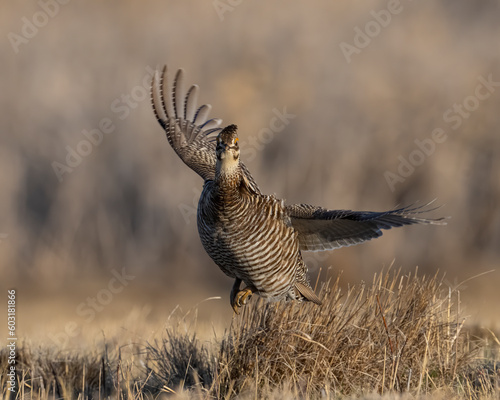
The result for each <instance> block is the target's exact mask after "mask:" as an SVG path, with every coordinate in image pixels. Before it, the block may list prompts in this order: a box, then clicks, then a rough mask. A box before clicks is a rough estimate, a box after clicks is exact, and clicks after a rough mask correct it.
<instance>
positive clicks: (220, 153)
mask: <svg viewBox="0 0 500 400" xmlns="http://www.w3.org/2000/svg"><path fill="white" fill-rule="evenodd" d="M237 130H238V127H237V126H236V125H229V126H226V127H225V128H224V129H223V130H222V131H221V132H220V133H219V135H218V136H217V148H216V154H217V161H218V162H219V163H221V164H222V166H223V167H224V168H225V169H229V168H231V167H234V166H237V165H238V164H239V160H240V147H239V145H238V137H237Z"/></svg>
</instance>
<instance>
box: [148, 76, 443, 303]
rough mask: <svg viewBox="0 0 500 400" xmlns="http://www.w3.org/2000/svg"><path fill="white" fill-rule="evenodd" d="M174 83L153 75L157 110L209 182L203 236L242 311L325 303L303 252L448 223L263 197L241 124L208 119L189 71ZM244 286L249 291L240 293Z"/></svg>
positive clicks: (201, 209)
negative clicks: (187, 81)
mask: <svg viewBox="0 0 500 400" xmlns="http://www.w3.org/2000/svg"><path fill="white" fill-rule="evenodd" d="M168 84H169V83H168V80H167V79H166V67H165V68H164V69H163V72H162V75H161V77H160V76H158V73H156V74H155V76H154V77H153V82H152V89H151V100H152V104H153V109H154V111H155V115H156V118H157V119H158V122H159V123H160V125H161V126H162V127H163V128H164V129H165V132H166V134H167V139H168V141H169V143H170V145H171V146H172V148H173V149H174V150H175V152H176V153H177V154H178V155H179V157H180V158H181V159H182V160H183V161H184V162H185V163H186V164H187V165H188V166H189V167H190V168H191V169H193V170H194V171H195V172H197V173H198V174H199V175H200V176H201V177H202V178H203V179H204V181H205V183H204V186H203V192H202V194H201V197H200V200H199V204H198V215H197V220H198V232H199V235H200V238H201V242H202V244H203V247H204V248H205V250H206V251H207V253H208V254H209V255H210V257H211V258H212V259H213V260H214V262H215V263H216V264H217V265H218V266H219V267H220V269H221V270H222V271H223V272H224V273H225V274H226V275H228V276H230V277H232V278H234V279H235V282H234V285H233V288H232V290H231V296H230V301H231V305H232V307H233V309H234V311H235V312H238V308H239V307H241V306H242V305H244V304H245V303H246V301H247V300H248V298H249V297H250V296H251V295H252V294H253V293H256V294H259V295H260V296H262V297H264V298H268V299H275V300H280V299H292V300H307V301H312V302H315V303H317V304H321V301H320V300H319V299H318V297H317V296H316V295H315V293H314V291H313V289H312V288H311V286H310V284H309V281H308V278H307V267H306V265H305V263H304V261H303V260H302V256H301V251H318V250H330V249H335V248H338V247H342V246H351V245H354V244H358V243H361V242H364V241H367V240H370V239H372V238H376V237H379V236H381V235H382V232H381V229H390V228H392V227H399V226H403V225H411V224H420V223H426V224H437V223H442V222H441V221H442V218H441V219H426V218H419V217H418V214H420V213H422V212H427V211H431V210H429V209H427V210H426V209H423V207H424V206H421V207H413V208H411V207H403V208H399V209H395V210H391V211H385V212H370V211H366V212H364V211H363V212H359V211H350V210H326V209H323V208H321V207H315V206H310V205H307V204H298V205H285V203H284V201H283V200H279V199H277V198H276V197H274V196H266V195H263V194H262V193H261V192H260V190H259V188H258V186H257V184H256V183H255V181H254V179H253V177H252V175H251V174H250V172H249V171H248V169H247V168H246V167H245V165H244V164H243V162H241V161H240V157H239V156H240V151H239V145H238V138H237V127H236V126H235V125H229V126H227V127H226V128H224V129H221V128H219V125H220V124H221V120H219V119H210V120H207V118H208V112H209V110H210V106H209V105H202V106H201V107H199V108H198V109H197V108H196V98H197V93H198V87H197V86H192V87H191V88H190V89H189V90H188V92H187V93H185V92H184V89H183V71H182V70H179V71H178V72H177V74H176V77H175V79H174V82H173V86H172V87H171V88H169V87H168ZM215 134H217V136H216V137H215ZM214 139H216V141H215V140H214ZM242 282H243V283H244V284H245V285H246V286H245V288H243V289H242V290H240V285H241V283H242Z"/></svg>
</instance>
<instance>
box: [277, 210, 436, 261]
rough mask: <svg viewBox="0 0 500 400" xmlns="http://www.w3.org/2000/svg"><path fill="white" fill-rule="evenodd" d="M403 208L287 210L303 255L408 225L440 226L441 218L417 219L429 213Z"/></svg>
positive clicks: (363, 239) (353, 243) (348, 244)
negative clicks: (380, 210)
mask: <svg viewBox="0 0 500 400" xmlns="http://www.w3.org/2000/svg"><path fill="white" fill-rule="evenodd" d="M426 206H427V205H424V206H420V207H413V206H409V207H403V208H398V209H394V210H391V211H384V212H373V211H351V210H326V209H324V208H321V207H315V206H311V205H308V204H294V205H289V206H287V207H286V208H287V211H288V213H289V215H290V218H291V221H292V226H293V227H294V228H295V230H296V231H297V232H298V238H299V245H300V249H301V250H303V251H321V250H333V249H337V248H339V247H344V246H352V245H355V244H358V243H362V242H365V241H367V240H371V239H373V238H377V237H379V236H382V229H391V228H394V227H399V226H403V225H412V224H444V223H445V222H443V219H444V218H438V219H428V218H421V217H419V216H418V215H419V214H421V213H423V212H428V211H432V210H431V209H425V207H426Z"/></svg>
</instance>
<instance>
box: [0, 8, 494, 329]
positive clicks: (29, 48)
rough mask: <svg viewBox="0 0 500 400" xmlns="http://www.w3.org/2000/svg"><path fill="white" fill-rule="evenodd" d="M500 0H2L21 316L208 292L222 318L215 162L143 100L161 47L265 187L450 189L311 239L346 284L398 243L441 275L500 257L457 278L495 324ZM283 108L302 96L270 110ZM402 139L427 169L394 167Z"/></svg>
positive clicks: (367, 197) (55, 315)
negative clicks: (181, 141) (201, 198)
mask: <svg viewBox="0 0 500 400" xmlns="http://www.w3.org/2000/svg"><path fill="white" fill-rule="evenodd" d="M499 18H500V3H499V2H498V1H481V2H471V1H466V0H462V1H456V0H453V1H451V0H450V1H440V2H424V1H413V2H412V1H401V2H400V3H399V4H398V3H396V2H389V3H388V2H387V1H374V2H355V3H353V2H351V1H338V2H328V1H323V2H317V3H314V5H309V4H308V5H306V4H304V2H300V1H284V0H283V1H278V2H270V3H266V2H252V1H240V2H237V1H232V2H229V1H227V0H221V1H214V2H211V1H208V2H201V1H200V2H179V1H177V2H174V1H150V2H146V3H139V2H132V1H108V2H99V1H86V2H78V1H67V2H66V4H61V3H58V2H56V1H55V0H53V1H45V2H44V1H40V2H29V3H17V2H9V4H8V5H4V6H3V7H2V13H1V14H0V21H1V24H0V26H1V30H2V35H1V37H2V38H3V40H1V41H0V50H1V53H0V54H1V65H2V70H3V73H2V81H3V82H2V96H1V98H0V101H1V102H2V104H1V107H0V113H1V117H0V126H1V136H0V140H1V147H0V169H1V174H0V185H1V192H0V193H1V194H0V233H1V237H0V240H1V243H0V282H1V286H2V290H4V288H5V289H6V288H7V287H14V288H16V289H17V290H18V301H19V307H20V308H19V324H20V325H19V329H20V330H21V331H22V332H24V334H25V335H27V336H31V337H36V336H38V335H43V334H45V333H44V332H46V331H54V332H61V330H64V329H66V328H65V325H67V321H75V323H76V325H78V326H86V327H89V326H91V327H93V328H97V329H98V328H99V326H100V324H101V323H102V321H107V322H110V321H116V322H117V323H121V321H124V320H125V319H126V317H127V315H129V314H130V313H131V312H134V313H137V314H142V315H143V316H145V318H146V317H147V318H146V319H147V320H149V321H153V322H154V323H158V322H160V323H161V322H165V320H166V319H167V317H168V315H169V314H170V313H171V312H172V310H174V308H175V307H176V305H179V306H180V307H181V308H182V309H183V310H189V309H191V308H192V307H194V306H195V305H196V304H198V303H199V302H201V301H203V300H204V299H206V298H208V297H213V296H220V297H222V299H221V300H212V301H208V302H204V303H203V304H202V305H201V306H199V309H198V313H199V318H200V320H202V321H206V322H207V323H208V324H214V325H224V324H227V322H228V321H229V320H230V318H231V310H230V308H229V303H228V296H229V290H230V287H231V284H232V283H231V280H230V279H228V278H227V277H225V276H224V275H223V273H222V272H221V271H220V270H219V269H218V268H217V266H216V265H215V264H214V263H213V262H212V261H211V260H210V259H209V257H208V256H207V255H206V254H205V252H204V251H203V249H202V246H201V243H200V241H199V238H198V233H197V228H196V219H195V206H196V202H197V199H198V195H199V193H200V192H201V185H202V181H201V179H200V178H199V177H198V176H197V175H196V174H195V173H194V172H192V171H191V170H189V169H188V168H187V167H186V166H185V165H184V164H182V162H181V161H180V160H179V159H178V158H177V156H176V155H175V154H174V152H173V151H172V149H171V148H170V147H169V145H168V143H167V141H166V139H165V137H164V135H163V132H162V130H161V128H160V127H159V125H158V124H157V122H156V120H155V118H154V116H153V113H152V111H151V107H150V103H149V96H148V94H147V91H148V89H149V88H148V85H149V83H148V82H149V80H150V71H151V70H152V69H155V68H156V67H157V66H161V65H162V64H165V63H166V64H168V65H169V67H170V69H171V70H174V69H177V68H184V69H185V71H186V77H187V83H188V84H191V83H196V84H199V85H200V87H201V91H200V93H201V96H200V101H202V102H206V103H211V104H212V106H213V110H212V114H211V115H212V116H214V117H219V118H222V119H223V120H224V124H229V123H236V124H237V125H238V126H239V129H240V140H241V141H242V142H243V143H246V149H247V154H246V155H247V157H246V158H245V153H243V154H244V156H243V159H244V161H245V162H246V164H247V166H248V167H249V168H250V169H251V171H252V173H253V175H254V177H255V178H256V180H257V182H258V183H259V185H260V187H261V189H262V190H263V191H264V192H265V193H276V194H277V196H279V197H282V198H285V199H286V200H287V201H288V202H292V203H295V202H306V203H310V204H315V205H322V206H325V207H328V208H349V209H356V210H374V211H379V210H385V209H390V208H392V207H394V206H396V205H398V204H399V205H406V204H411V203H414V202H415V201H417V200H419V201H420V202H427V201H430V200H432V199H434V198H437V202H436V204H440V205H443V207H442V208H441V209H439V210H437V211H435V212H434V213H433V214H432V216H435V217H438V216H443V215H445V216H450V217H451V218H450V219H449V221H448V225H447V226H445V227H442V226H438V227H436V226H423V227H422V226H417V227H409V228H405V229H399V230H394V231H388V232H386V233H385V234H384V236H383V237H382V238H380V239H377V240H376V241H372V242H370V243H367V244H364V245H361V246H356V247H352V248H346V249H341V250H337V251H334V252H329V253H324V254H312V253H307V254H305V258H306V259H307V262H308V265H309V266H310V273H311V277H312V279H313V280H315V279H316V277H317V275H318V272H319V270H320V268H322V270H323V273H322V275H321V277H320V281H321V280H323V279H324V278H325V275H326V273H325V271H326V270H327V269H328V268H329V267H331V268H332V271H333V272H331V274H333V275H336V273H337V272H339V271H343V273H342V282H343V284H344V285H353V284H358V283H359V282H360V281H362V280H365V281H371V279H372V277H373V274H374V273H375V272H378V271H380V270H381V269H382V268H383V267H386V268H387V267H388V266H389V265H390V264H391V263H392V262H393V261H394V266H395V267H397V268H399V267H401V268H402V269H403V271H405V272H410V271H414V270H415V267H416V266H417V265H418V266H419V273H425V274H435V273H436V271H440V272H441V273H446V278H445V282H446V284H448V285H450V286H453V285H457V284H459V283H460V282H463V281H464V280H467V279H469V278H471V277H474V276H476V275H478V274H482V273H485V272H487V271H490V270H495V271H494V272H490V273H488V274H486V275H483V276H481V277H478V278H474V279H472V280H470V281H468V282H466V283H465V284H464V285H463V286H462V307H465V308H466V310H467V314H470V315H471V319H470V320H471V321H480V323H483V324H486V325H487V324H497V325H498V324H499V320H500V315H499V314H500V313H499V312H498V309H497V305H498V304H499V301H500V295H499V290H498V287H499V286H500V271H499V270H498V267H499V261H500V207H499V200H500V157H499V156H500V135H499V119H498V111H499V109H500V86H499V85H500V84H499V83H498V82H500V68H499V67H500V62H499V61H500V57H499V49H500V47H499V41H498V38H499V37H500V25H499V24H498V21H499V20H500V19H499ZM384 25H385V26H384ZM360 32H362V33H360ZM171 75H172V74H171ZM488 81H489V82H490V83H489V84H485V83H484V82H488ZM478 85H479V86H481V88H480V89H477V88H478ZM495 85H496V86H495ZM478 90H479V92H478ZM285 110H286V111H285ZM277 112H282V113H283V112H286V113H288V114H293V116H294V117H293V118H291V117H290V118H289V120H288V121H287V123H286V124H283V126H282V127H283V128H284V129H282V130H281V129H280V131H279V132H278V131H277V130H275V131H272V130H271V131H269V130H267V131H263V130H264V129H266V128H267V129H270V128H272V126H271V122H272V120H273V117H274V116H275V115H276V113H277ZM285 125H286V126H285ZM95 129H101V132H102V138H100V134H99V133H96V131H95ZM436 129H440V131H438V132H440V136H439V139H440V140H439V142H436V141H433V143H434V147H433V146H432V145H431V144H429V140H432V137H433V136H432V135H433V131H435V130H436ZM93 130H94V131H93ZM104 130H107V131H109V133H104V132H103V131H104ZM84 131H86V132H91V133H92V132H93V136H89V137H91V138H92V139H93V140H94V142H95V143H96V144H92V143H91V142H90V141H89V138H88V137H87V136H88V135H91V134H85V133H84ZM264 132H265V133H264ZM269 132H272V134H271V135H270V134H269ZM86 135H87V136H86ZM415 140H418V141H420V143H427V144H428V146H430V147H427V149H428V150H429V149H430V150H429V154H427V155H425V156H424V157H420V156H419V154H417V153H415V151H419V147H418V146H417V144H416V142H415ZM85 141H87V142H85ZM73 152H77V153H78V152H79V153H80V156H75V155H74V154H73V155H72V156H71V155H68V154H72V153H73ZM81 154H84V155H83V156H82V155H81ZM421 154H423V153H421ZM68 157H69V158H68ZM412 157H413V158H412ZM67 158H68V159H67ZM402 159H404V160H406V161H407V162H410V159H411V160H413V161H412V162H413V164H414V166H413V168H414V171H411V170H410V171H406V172H407V173H406V176H404V177H400V178H399V180H397V181H393V182H392V186H391V185H389V184H388V182H387V172H389V173H393V174H398V168H402V167H401V165H400V164H401V163H402V161H401V160H402ZM68 160H69V162H70V164H71V165H70V164H68ZM54 162H55V163H59V164H54ZM410 164H411V163H410ZM54 165H56V166H57V169H58V171H59V172H58V173H59V177H58V174H57V173H56V171H55V169H54ZM61 166H65V167H63V169H61ZM64 168H66V169H64ZM407 168H408V167H407ZM61 171H64V172H61ZM394 176H395V175H393V177H394ZM59 178H60V179H59ZM124 268H125V270H126V271H127V272H126V274H128V277H129V278H130V279H129V280H128V281H127V280H125V281H124V282H126V284H125V283H122V285H123V286H122V287H121V286H119V285H118V284H116V282H117V281H116V280H115V281H113V284H116V285H115V286H113V284H112V287H111V288H110V287H109V285H110V282H111V280H112V279H113V277H114V275H113V271H115V272H114V273H119V274H121V271H122V269H124ZM132 276H133V277H134V278H131V277H132ZM112 289H113V290H112ZM113 291H114V292H113ZM110 293H111V297H110V296H109V294H110ZM89 298H90V299H91V298H96V299H97V305H95V307H93V306H92V305H91V303H89V301H91V300H88V299H89ZM82 304H83V306H82ZM92 307H93V308H92ZM90 309H92V310H94V317H92V318H91V315H92V312H91V311H89V310H90ZM2 324H3V323H2ZM2 326H3V325H2Z"/></svg>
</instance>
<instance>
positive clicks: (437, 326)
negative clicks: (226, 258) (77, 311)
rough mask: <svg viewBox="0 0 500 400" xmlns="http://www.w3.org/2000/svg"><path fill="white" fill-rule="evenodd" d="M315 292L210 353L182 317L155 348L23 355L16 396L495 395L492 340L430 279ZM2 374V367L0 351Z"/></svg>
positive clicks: (381, 280) (256, 305)
mask: <svg viewBox="0 0 500 400" xmlns="http://www.w3.org/2000/svg"><path fill="white" fill-rule="evenodd" d="M321 294H322V297H323V299H324V304H323V306H321V307H317V306H314V305H311V304H300V303H295V302H294V303H292V302H290V303H264V302H263V301H260V300H259V301H255V300H253V301H252V302H251V304H250V305H249V306H247V307H246V308H245V310H244V312H243V314H242V315H241V316H239V317H235V318H234V320H233V323H232V325H231V326H230V328H229V329H228V331H227V332H226V334H225V335H224V337H223V339H222V340H219V339H217V338H214V339H213V340H212V342H209V343H200V341H199V340H198V339H197V338H196V332H193V331H192V329H190V328H188V329H186V328H185V325H183V324H184V323H185V322H186V321H183V320H182V319H181V320H179V321H178V323H177V324H171V325H170V326H169V327H168V328H167V331H166V334H165V335H164V336H163V337H162V338H160V339H158V340H153V341H150V342H145V343H128V344H127V343H126V340H123V339H122V341H121V342H120V341H116V340H114V341H109V340H107V341H104V342H105V343H107V344H106V345H104V346H103V347H98V348H96V349H94V350H92V351H88V350H87V352H86V353H85V352H83V353H78V352H74V351H69V352H63V351H54V350H52V349H43V348H42V349H35V348H30V346H27V345H25V346H24V347H23V349H22V351H21V352H20V354H19V363H20V366H22V368H21V370H22V373H20V374H19V376H18V379H19V380H20V387H21V392H20V393H19V396H18V397H24V396H26V395H30V396H31V395H32V396H33V397H34V398H41V399H49V398H105V397H108V396H111V397H112V398H127V399H132V398H138V399H142V398H157V397H158V396H159V395H162V394H164V395H167V394H171V395H177V396H179V397H181V398H233V397H236V396H237V397H239V398H251V397H252V398H282V396H287V397H293V398H318V397H323V398H351V397H367V398H377V397H380V396H382V397H384V398H405V396H407V395H410V396H412V398H413V397H415V396H417V397H422V398H424V397H426V396H432V397H433V398H434V397H436V396H439V397H443V398H444V397H450V396H456V397H460V398H469V399H479V398H487V397H492V398H493V397H494V396H498V395H499V394H500V391H499V385H500V379H499V378H500V369H499V366H498V365H497V362H498V359H499V352H498V351H499V348H500V342H498V338H497V336H495V335H494V334H493V333H491V332H490V333H485V332H482V331H479V330H478V331H473V330H470V329H465V328H464V318H463V317H462V315H461V312H460V310H459V306H458V304H459V296H460V294H459V292H453V291H451V290H449V289H447V288H446V287H445V286H444V285H442V283H441V280H440V279H438V277H437V276H434V277H424V276H417V274H412V275H404V276H403V275H401V274H400V273H398V272H391V271H390V272H386V273H382V274H380V275H377V276H375V278H374V280H373V282H372V284H371V285H368V284H363V285H361V286H359V287H355V288H351V289H349V290H348V291H347V292H346V293H342V292H341V290H340V288H339V286H338V279H337V280H335V281H334V282H333V283H332V284H331V285H324V286H323V288H322V290H321ZM480 336H481V337H480ZM486 338H489V339H488V340H489V342H488V341H487V340H486ZM112 342H114V343H115V344H114V345H111V343H112ZM1 364H2V367H5V365H6V353H5V352H3V353H2V357H1ZM2 369H3V368H2ZM4 380H5V377H4V376H3V377H2V387H3V388H4V389H3V393H2V395H3V397H7V396H6V391H5V387H6V385H5V382H4ZM400 396H402V397H400Z"/></svg>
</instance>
